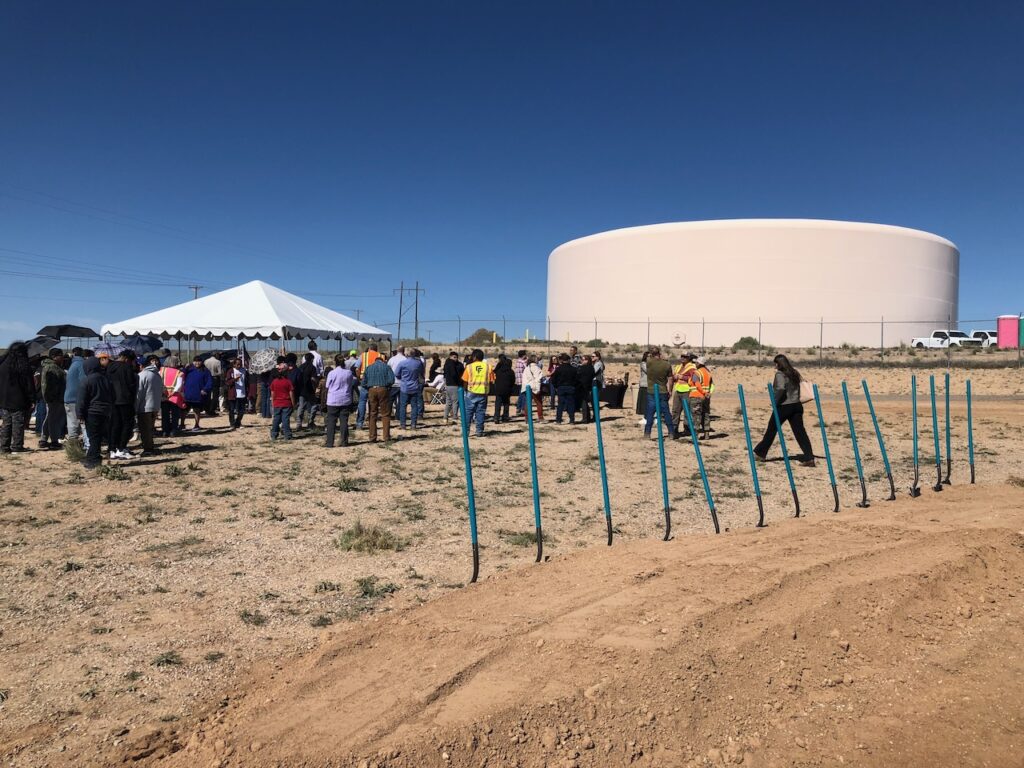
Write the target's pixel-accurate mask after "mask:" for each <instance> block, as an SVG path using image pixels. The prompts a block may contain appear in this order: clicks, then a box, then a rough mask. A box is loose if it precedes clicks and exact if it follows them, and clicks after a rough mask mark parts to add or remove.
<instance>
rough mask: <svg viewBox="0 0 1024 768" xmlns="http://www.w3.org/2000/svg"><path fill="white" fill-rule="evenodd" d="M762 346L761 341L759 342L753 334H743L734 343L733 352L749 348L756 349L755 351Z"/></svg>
mask: <svg viewBox="0 0 1024 768" xmlns="http://www.w3.org/2000/svg"><path fill="white" fill-rule="evenodd" d="M760 347H761V345H760V343H758V341H757V339H755V338H754V337H753V336H741V337H740V339H739V341H737V342H736V343H735V344H733V345H732V351H733V352H740V351H742V350H748V351H749V350H754V351H756V350H758V349H760Z"/></svg>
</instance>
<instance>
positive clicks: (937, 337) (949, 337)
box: [910, 331, 982, 349]
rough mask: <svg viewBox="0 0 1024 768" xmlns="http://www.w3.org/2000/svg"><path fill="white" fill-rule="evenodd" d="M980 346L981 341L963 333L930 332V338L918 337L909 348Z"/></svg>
mask: <svg viewBox="0 0 1024 768" xmlns="http://www.w3.org/2000/svg"><path fill="white" fill-rule="evenodd" d="M981 344H982V341H981V339H976V338H972V337H971V336H968V335H967V334H966V333H964V332H963V331H932V335H931V336H920V337H918V338H916V339H913V340H912V341H911V342H910V346H912V347H916V348H917V349H946V348H947V347H980V346H981Z"/></svg>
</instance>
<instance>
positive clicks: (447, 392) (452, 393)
mask: <svg viewBox="0 0 1024 768" xmlns="http://www.w3.org/2000/svg"><path fill="white" fill-rule="evenodd" d="M442 370H443V371H444V423H445V424H446V425H447V424H449V423H450V421H449V420H450V419H455V420H456V421H457V420H458V418H459V390H460V389H461V388H462V373H463V371H465V370H466V366H465V364H464V363H463V362H462V361H461V360H459V353H458V352H456V351H455V350H452V351H451V352H449V353H448V359H447V360H445V361H444V368H443V369H442Z"/></svg>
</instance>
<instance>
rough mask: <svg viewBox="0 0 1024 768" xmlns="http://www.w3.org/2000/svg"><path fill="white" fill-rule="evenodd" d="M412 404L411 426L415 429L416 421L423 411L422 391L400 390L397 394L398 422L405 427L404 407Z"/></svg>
mask: <svg viewBox="0 0 1024 768" xmlns="http://www.w3.org/2000/svg"><path fill="white" fill-rule="evenodd" d="M410 405H411V406H412V428H413V429H416V422H417V421H418V420H419V417H420V415H421V414H422V412H423V391H422V390H420V391H419V392H402V393H401V394H400V395H399V396H398V423H399V424H400V425H401V427H402V429H405V409H406V408H407V407H408V406H410Z"/></svg>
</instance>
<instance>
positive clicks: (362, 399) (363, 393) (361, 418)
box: [353, 341, 380, 429]
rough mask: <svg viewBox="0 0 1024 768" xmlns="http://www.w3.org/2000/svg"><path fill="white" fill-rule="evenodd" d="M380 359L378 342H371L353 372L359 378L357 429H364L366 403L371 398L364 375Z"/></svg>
mask: <svg viewBox="0 0 1024 768" xmlns="http://www.w3.org/2000/svg"><path fill="white" fill-rule="evenodd" d="M353 351H355V350H353ZM379 357H380V352H378V351H377V342H375V341H371V342H370V343H369V344H367V346H366V351H365V352H363V354H361V355H360V356H359V363H358V364H357V365H356V367H355V370H354V371H353V373H355V374H356V376H357V377H358V378H359V405H358V406H357V408H356V429H362V428H363V426H364V425H365V424H366V403H367V402H368V400H369V398H370V390H369V388H368V387H367V386H366V384H365V383H364V382H363V374H364V373H365V372H366V369H367V368H369V367H370V366H371V365H373V364H374V362H376V361H377V358H379Z"/></svg>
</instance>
